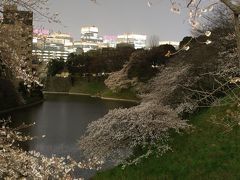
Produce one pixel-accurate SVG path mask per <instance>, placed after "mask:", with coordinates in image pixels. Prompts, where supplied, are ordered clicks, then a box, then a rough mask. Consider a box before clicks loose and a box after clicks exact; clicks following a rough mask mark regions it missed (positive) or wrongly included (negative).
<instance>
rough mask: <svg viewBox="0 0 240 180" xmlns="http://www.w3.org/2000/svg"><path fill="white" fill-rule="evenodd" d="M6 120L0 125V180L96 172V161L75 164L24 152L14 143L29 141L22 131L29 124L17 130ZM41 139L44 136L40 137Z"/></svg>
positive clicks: (31, 152)
mask: <svg viewBox="0 0 240 180" xmlns="http://www.w3.org/2000/svg"><path fill="white" fill-rule="evenodd" d="M8 123H9V120H7V121H6V120H1V121H0V124H1V127H0V178H1V179H21V178H27V179H73V178H74V174H73V172H74V170H76V169H99V168H100V167H101V164H102V163H103V162H101V161H99V160H97V159H96V158H93V159H89V160H88V161H85V162H76V161H75V160H74V159H72V158H71V157H70V156H67V157H66V158H64V157H57V156H55V155H53V156H52V157H46V156H44V155H42V154H40V153H39V152H36V151H29V152H27V151H24V150H22V149H21V148H20V147H19V146H18V145H17V144H18V143H19V142H24V141H28V140H32V139H33V137H31V136H26V135H23V133H22V131H21V130H23V129H25V128H28V127H30V126H32V125H33V124H29V125H26V124H22V125H21V126H18V127H17V128H11V127H9V126H8ZM43 137H44V136H43Z"/></svg>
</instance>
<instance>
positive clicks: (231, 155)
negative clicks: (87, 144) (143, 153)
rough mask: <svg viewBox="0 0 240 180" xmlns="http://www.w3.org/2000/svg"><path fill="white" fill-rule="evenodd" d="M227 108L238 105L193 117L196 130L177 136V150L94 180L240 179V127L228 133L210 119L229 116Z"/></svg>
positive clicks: (191, 120)
mask: <svg viewBox="0 0 240 180" xmlns="http://www.w3.org/2000/svg"><path fill="white" fill-rule="evenodd" d="M227 109H231V110H232V109H237V108H236V107H229V106H224V107H215V108H209V109H206V110H202V112H199V113H197V114H196V115H194V116H193V117H191V118H190V122H191V124H193V125H194V126H195V130H194V132H193V133H191V134H185V135H182V136H179V135H178V136H176V137H174V140H173V141H172V148H173V152H168V153H167V154H165V155H164V156H162V157H160V158H156V157H150V158H148V159H146V160H144V161H143V162H142V163H140V164H139V165H136V166H130V167H127V168H126V169H125V170H121V168H120V167H116V168H114V169H112V170H108V171H104V172H100V173H98V174H97V175H96V176H95V178H94V179H104V180H106V179H114V180H117V179H122V180H125V179H135V180H141V179H184V180H185V179H240V128H239V127H238V126H236V127H235V128H234V129H233V130H232V131H231V132H228V133H226V132H225V133H224V130H223V128H222V126H219V125H216V124H213V123H212V122H210V117H211V116H213V115H216V116H217V119H219V118H220V117H224V116H226V111H227Z"/></svg>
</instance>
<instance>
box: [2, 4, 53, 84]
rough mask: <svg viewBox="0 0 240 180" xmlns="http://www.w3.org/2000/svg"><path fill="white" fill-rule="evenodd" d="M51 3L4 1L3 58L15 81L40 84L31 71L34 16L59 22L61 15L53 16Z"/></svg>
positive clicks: (3, 62) (3, 63)
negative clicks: (50, 10)
mask: <svg viewBox="0 0 240 180" xmlns="http://www.w3.org/2000/svg"><path fill="white" fill-rule="evenodd" d="M46 5H47V0H31V1H29V0H17V1H14V0H4V1H1V2H0V16H2V18H1V23H0V42H1V43H0V55H1V60H2V62H1V64H2V65H4V66H5V67H6V68H7V69H8V70H9V71H10V72H11V76H12V78H13V77H14V78H17V79H22V80H24V81H25V82H26V83H28V84H31V83H32V82H35V83H37V84H40V83H39V80H38V77H36V76H35V75H34V73H33V72H32V68H31V61H32V52H31V46H32V21H33V14H34V15H37V16H38V17H43V18H46V19H47V20H48V21H49V22H57V14H53V15H51V14H50V13H49V11H48V8H47V6H46ZM23 11H25V12H23Z"/></svg>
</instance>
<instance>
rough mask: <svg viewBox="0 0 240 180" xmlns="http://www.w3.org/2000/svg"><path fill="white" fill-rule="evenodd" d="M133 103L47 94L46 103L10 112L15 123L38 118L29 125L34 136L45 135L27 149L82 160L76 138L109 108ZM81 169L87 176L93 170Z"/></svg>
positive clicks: (26, 146) (29, 144) (29, 121)
mask: <svg viewBox="0 0 240 180" xmlns="http://www.w3.org/2000/svg"><path fill="white" fill-rule="evenodd" d="M133 105H134V104H133V103H130V102H120V101H105V100H100V99H97V98H90V97H86V96H70V95H48V96H47V97H46V101H45V102H44V103H43V104H40V105H37V106H34V107H31V108H28V109H24V110H19V111H15V112H12V113H10V114H7V116H11V119H12V121H13V122H14V125H18V124H21V123H22V122H26V123H33V122H36V125H35V126H34V127H31V128H30V129H28V133H29V134H30V135H31V136H39V137H41V136H42V135H46V138H44V139H37V140H33V141H30V142H28V143H27V144H26V145H25V146H24V148H25V149H27V150H36V151H39V152H41V153H42V154H45V155H48V156H50V155H52V154H56V155H59V156H66V155H68V154H69V155H71V156H72V157H73V158H75V159H76V160H81V153H80V152H79V150H78V147H77V140H78V139H79V137H80V136H81V135H83V134H84V132H85V131H86V127H87V125H88V124H89V123H90V122H91V121H94V120H97V119H98V118H100V117H102V116H104V114H106V113H107V112H108V111H109V109H113V108H118V107H130V106H133ZM5 116H6V115H5ZM81 173H82V174H84V176H85V177H89V176H90V175H91V174H92V173H90V172H89V171H83V172H81Z"/></svg>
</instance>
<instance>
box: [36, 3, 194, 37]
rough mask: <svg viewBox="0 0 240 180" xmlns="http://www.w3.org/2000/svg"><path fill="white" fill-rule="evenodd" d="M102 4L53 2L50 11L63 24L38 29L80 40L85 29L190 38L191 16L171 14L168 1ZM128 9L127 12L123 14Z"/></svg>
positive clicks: (44, 24)
mask: <svg viewBox="0 0 240 180" xmlns="http://www.w3.org/2000/svg"><path fill="white" fill-rule="evenodd" d="M98 2H99V3H98V4H95V3H93V2H91V1H90V0H69V1H58V2H56V1H54V0H50V1H49V6H50V9H51V10H52V11H54V12H58V13H59V19H60V20H61V21H62V24H56V23H51V24H49V23H46V22H39V21H37V22H35V28H39V27H44V28H45V29H49V30H50V31H55V32H56V31H60V32H62V33H68V34H70V35H71V36H72V37H73V38H74V39H76V40H77V39H80V36H81V34H80V29H81V27H83V26H97V27H98V28H99V34H100V35H101V36H104V35H118V34H123V33H136V34H145V35H147V36H148V37H149V36H151V35H157V36H158V37H159V39H160V40H162V41H163V40H170V41H181V40H182V39H183V37H185V36H187V35H190V34H191V33H190V31H191V28H190V25H189V24H188V21H187V17H186V16H187V13H185V11H184V10H183V12H182V13H181V14H180V15H178V14H174V13H172V12H171V11H170V3H169V2H168V1H161V0H155V1H154V0H153V1H152V6H151V7H149V6H148V4H147V1H146V0H141V1H139V0H138V1H137V0H132V1H131V2H128V1H126V0H123V1H121V2H117V1H116V0H113V1H109V0H101V1H98ZM123 10H124V13H122V12H123Z"/></svg>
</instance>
